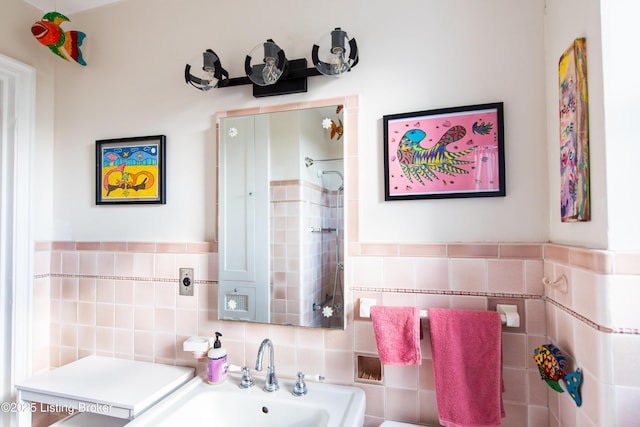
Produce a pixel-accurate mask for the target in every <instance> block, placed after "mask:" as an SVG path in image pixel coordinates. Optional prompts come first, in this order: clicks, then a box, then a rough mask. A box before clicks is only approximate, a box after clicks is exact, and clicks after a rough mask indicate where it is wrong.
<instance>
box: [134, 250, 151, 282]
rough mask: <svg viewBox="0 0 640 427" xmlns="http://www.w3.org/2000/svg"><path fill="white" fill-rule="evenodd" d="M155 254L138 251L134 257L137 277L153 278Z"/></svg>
mask: <svg viewBox="0 0 640 427" xmlns="http://www.w3.org/2000/svg"><path fill="white" fill-rule="evenodd" d="M154 259H155V257H154V254H149V253H136V254H135V255H134V257H133V260H134V263H133V274H134V276H136V277H141V278H145V279H148V278H152V277H153V273H154Z"/></svg>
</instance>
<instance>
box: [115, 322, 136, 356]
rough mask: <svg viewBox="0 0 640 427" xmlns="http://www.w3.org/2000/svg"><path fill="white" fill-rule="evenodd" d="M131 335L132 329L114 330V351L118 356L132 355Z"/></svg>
mask: <svg viewBox="0 0 640 427" xmlns="http://www.w3.org/2000/svg"><path fill="white" fill-rule="evenodd" d="M133 335H134V334H133V330H126V329H116V330H114V352H115V354H116V355H117V356H118V357H120V358H122V356H123V355H131V356H133Z"/></svg>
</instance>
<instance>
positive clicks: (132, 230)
mask: <svg viewBox="0 0 640 427" xmlns="http://www.w3.org/2000/svg"><path fill="white" fill-rule="evenodd" d="M543 6H544V1H543V0H531V1H518V2H514V1H512V0H485V1H483V2H476V1H469V0H453V1H447V2H442V1H435V0H431V1H425V0H399V1H397V2H394V3H393V4H389V3H380V2H364V1H347V2H345V1H338V0H328V1H327V2H324V3H323V4H322V5H321V6H317V7H314V8H312V9H309V7H308V5H307V4H305V3H304V2H299V1H294V0H286V1H279V2H277V4H276V5H275V6H274V7H273V8H271V9H269V8H265V7H264V6H263V2H258V1H255V0H244V1H242V2H227V3H219V2H216V3H214V2H210V1H207V0H194V1H191V2H189V4H188V6H187V5H185V3H184V2H181V1H178V0H167V1H165V2H163V3H162V7H160V6H158V3H157V1H153V0H129V1H127V2H123V3H118V4H115V5H113V6H110V7H107V8H102V9H97V10H94V11H88V12H86V13H80V14H77V15H75V16H72V17H71V19H72V22H70V23H67V24H66V26H67V28H74V29H82V30H84V31H86V33H87V34H88V38H87V46H86V47H85V57H86V59H87V62H88V66H87V67H86V68H82V67H78V66H73V65H74V64H66V63H64V62H62V61H58V63H57V64H56V67H57V71H58V72H57V76H56V98H55V108H56V131H55V141H56V150H55V155H54V161H55V171H54V193H55V201H54V218H55V239H72V240H158V241H174V240H179V241H189V240H203V239H212V238H213V224H214V221H215V219H214V213H215V209H214V207H215V204H214V200H213V195H214V189H215V176H214V175H215V167H214V166H215V143H214V142H215V139H214V132H215V125H214V123H213V116H214V113H215V112H216V111H220V110H229V109H235V108H245V107H250V106H256V105H274V104H281V103H290V102H295V101H298V100H309V99H323V98H329V97H334V96H344V95H352V94H357V95H359V96H360V110H359V111H360V116H359V124H358V125H359V136H360V142H359V144H360V146H359V153H360V177H359V179H360V188H361V194H360V212H363V213H364V212H366V213H367V214H366V215H362V216H361V218H360V226H361V230H360V236H361V240H362V241H369V242H422V241H448V242H450V241H473V242H477V241H526V242H542V241H547V240H548V237H549V236H548V218H547V216H548V214H547V212H548V197H547V190H548V183H547V174H546V171H547V164H546V162H547V158H546V148H547V147H546V144H545V139H546V133H545V125H546V122H545V118H546V116H545V93H544V91H543V90H541V88H543V87H544V77H545V74H544V59H545V58H544V51H543V49H544V43H543V40H544V37H543V35H544V31H543V30H544V25H543V18H544V15H543V12H544V10H543ZM311 14H313V16H311ZM336 26H341V27H342V28H343V29H345V30H347V31H348V33H349V35H351V36H354V37H356V39H357V41H358V44H359V47H360V52H361V60H360V64H359V65H358V66H357V67H356V68H355V69H354V70H353V72H352V73H349V74H348V75H346V76H344V77H342V78H340V79H329V78H325V77H313V78H311V79H310V80H309V92H308V93H307V94H296V95H288V96H280V97H274V98H263V99H254V98H253V97H252V96H251V88H250V87H248V86H247V87H240V88H226V89H220V90H215V91H213V92H212V93H211V92H209V93H200V92H198V91H196V90H195V89H193V88H191V87H189V86H187V85H186V84H185V83H184V81H183V77H182V75H183V68H184V64H185V63H186V62H187V61H189V60H191V59H192V58H197V57H198V55H199V54H200V52H201V50H202V49H205V48H213V49H214V50H215V51H216V52H217V53H218V54H219V55H220V56H221V58H222V61H223V65H224V66H225V68H227V69H228V70H229V72H230V74H231V75H232V76H239V75H241V72H242V63H243V59H244V56H245V55H246V53H248V52H249V51H250V50H251V49H252V47H253V46H254V45H255V44H257V43H260V42H262V41H263V40H264V39H266V38H273V39H274V40H275V41H276V42H277V43H279V44H280V45H281V46H282V47H283V48H284V50H285V51H286V52H287V55H288V57H289V58H299V57H307V59H309V60H310V49H311V46H312V44H313V43H314V42H316V41H317V40H318V39H319V37H320V36H321V35H322V34H324V33H326V32H328V31H330V30H332V29H333V28H334V27H336ZM496 101H503V102H504V103H505V145H506V163H507V185H506V187H507V197H504V198H476V199H457V200H430V201H426V200H424V201H394V202H384V191H383V173H382V161H383V160H382V116H383V115H385V114H393V113H402V112H410V111H417V110H426V109H432V108H441V107H453V106H460V105H470V104H477V103H486V102H496ZM159 133H162V134H166V135H167V138H168V146H167V155H168V165H167V166H168V168H167V171H168V173H167V178H168V179H167V204H166V205H165V206H123V207H118V206H108V207H104V206H101V207H97V206H95V205H94V191H95V189H94V187H95V183H94V165H93V164H94V142H95V140H97V139H104V138H117V137H125V136H141V135H149V134H159Z"/></svg>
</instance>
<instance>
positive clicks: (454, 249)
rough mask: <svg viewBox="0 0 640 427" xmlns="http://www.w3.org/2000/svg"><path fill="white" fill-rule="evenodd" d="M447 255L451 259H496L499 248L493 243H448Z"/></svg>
mask: <svg viewBox="0 0 640 427" xmlns="http://www.w3.org/2000/svg"><path fill="white" fill-rule="evenodd" d="M447 253H448V255H449V257H451V258H497V257H498V254H499V246H498V245H497V244H493V243H449V244H447Z"/></svg>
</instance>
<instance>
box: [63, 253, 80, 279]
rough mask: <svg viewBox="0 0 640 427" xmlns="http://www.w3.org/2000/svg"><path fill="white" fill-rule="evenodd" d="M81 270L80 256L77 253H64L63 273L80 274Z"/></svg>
mask: <svg viewBox="0 0 640 427" xmlns="http://www.w3.org/2000/svg"><path fill="white" fill-rule="evenodd" d="M79 270H80V261H79V255H78V253H76V252H63V253H62V273H64V274H78V272H79Z"/></svg>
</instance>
